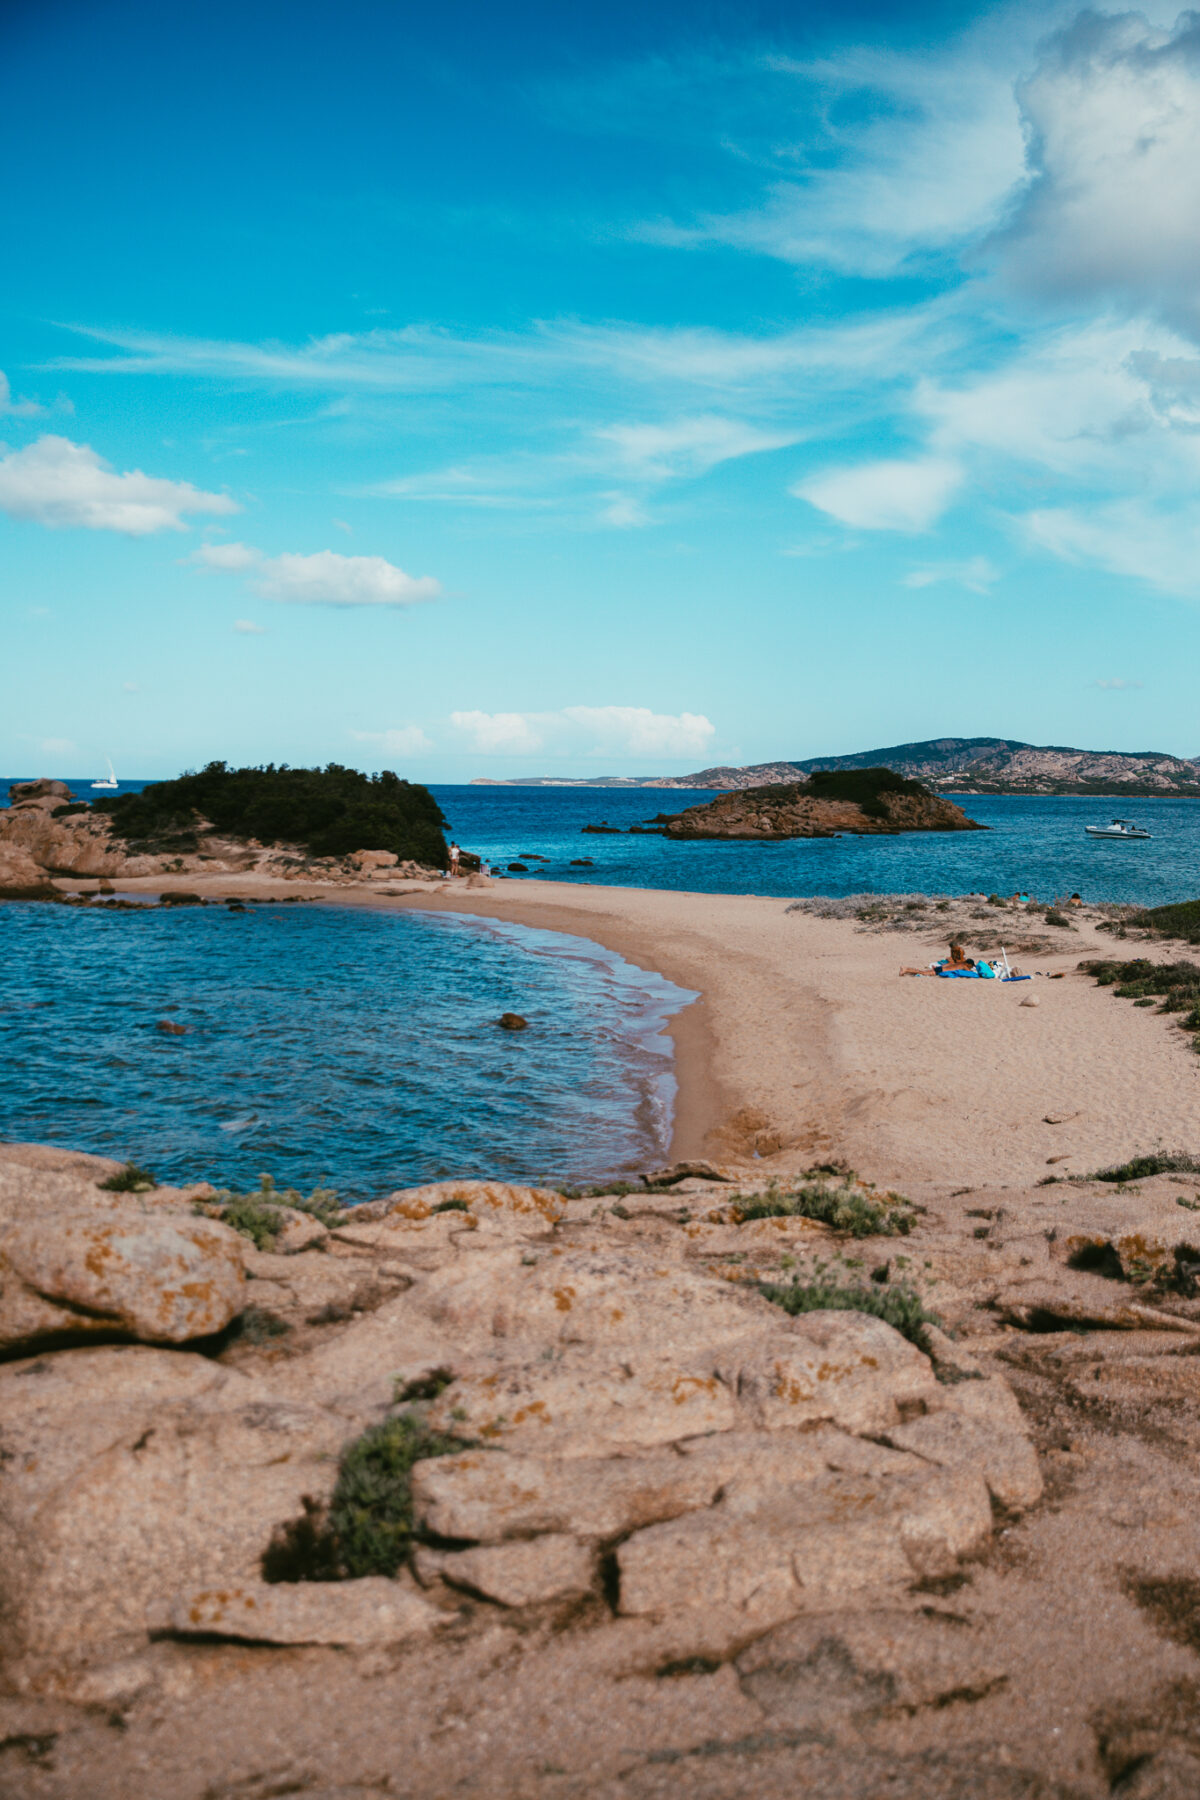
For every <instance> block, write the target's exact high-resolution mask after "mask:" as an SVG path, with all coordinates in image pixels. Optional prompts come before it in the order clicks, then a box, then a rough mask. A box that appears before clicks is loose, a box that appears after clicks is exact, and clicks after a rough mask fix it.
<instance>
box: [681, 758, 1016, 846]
mask: <svg viewBox="0 0 1200 1800" xmlns="http://www.w3.org/2000/svg"><path fill="white" fill-rule="evenodd" d="M655 822H656V823H657V824H660V825H661V826H662V829H663V836H664V837H669V838H750V839H768V840H770V839H780V838H797V837H834V836H836V835H837V834H838V833H839V832H854V833H856V834H858V835H860V836H878V835H880V834H883V835H890V834H894V833H896V832H898V831H983V830H985V829H986V827H985V826H982V825H979V824H977V823H976V821H975V820H974V819H969V818H968V817H967V815H966V814H965V813H964V812H963V811H962V809H961V807H958V806H955V805H954V803H953V802H952V801H950V800H943V799H941V798H940V797H939V796H938V795H937V794H934V793H932V792H931V791H930V790H929V789H928V788H926V787H923V786H922V785H921V783H920V782H919V781H906V780H904V779H903V778H902V777H901V776H899V775H894V774H893V773H892V772H891V770H890V769H859V770H855V771H853V773H851V774H845V775H842V774H830V773H826V772H822V771H818V772H817V773H816V774H814V775H812V776H810V777H809V779H808V780H807V781H785V782H775V783H772V784H770V785H769V786H767V787H751V788H742V789H740V790H737V791H735V792H733V793H726V794H719V795H718V796H717V798H716V799H715V800H709V801H707V802H705V804H704V805H702V806H689V807H687V808H685V810H684V811H683V812H681V813H672V814H659V816H658V819H657V820H656V821H655Z"/></svg>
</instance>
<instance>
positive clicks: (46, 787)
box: [8, 776, 75, 806]
mask: <svg viewBox="0 0 1200 1800" xmlns="http://www.w3.org/2000/svg"><path fill="white" fill-rule="evenodd" d="M8 798H9V801H10V803H11V804H12V805H13V806H28V805H29V804H30V802H31V801H35V800H52V801H53V802H54V804H55V806H66V805H68V804H69V803H70V802H71V801H72V800H73V799H74V798H75V796H74V794H73V793H72V792H71V790H70V788H69V787H68V786H67V784H66V782H65V781H51V780H48V779H47V778H46V777H44V776H43V777H42V779H41V780H40V781H14V782H13V784H12V786H11V787H10V788H9V790H8Z"/></svg>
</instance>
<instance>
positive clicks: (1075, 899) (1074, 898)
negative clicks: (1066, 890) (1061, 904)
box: [1067, 894, 1083, 906]
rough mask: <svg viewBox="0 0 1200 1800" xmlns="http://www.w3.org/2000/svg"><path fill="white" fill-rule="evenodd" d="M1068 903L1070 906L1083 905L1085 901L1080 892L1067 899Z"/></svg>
mask: <svg viewBox="0 0 1200 1800" xmlns="http://www.w3.org/2000/svg"><path fill="white" fill-rule="evenodd" d="M1067 905H1068V906H1082V905H1083V901H1082V900H1081V899H1080V897H1079V895H1078V894H1072V895H1071V898H1070V899H1069V900H1068V901H1067Z"/></svg>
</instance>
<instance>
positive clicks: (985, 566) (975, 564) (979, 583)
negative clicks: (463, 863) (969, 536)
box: [904, 556, 1000, 594]
mask: <svg viewBox="0 0 1200 1800" xmlns="http://www.w3.org/2000/svg"><path fill="white" fill-rule="evenodd" d="M999 579H1000V571H999V569H996V568H993V566H992V564H991V563H990V562H989V561H988V559H987V557H986V556H971V557H968V558H967V559H966V561H965V562H943V563H928V564H926V566H925V567H924V568H921V569H912V570H910V572H909V573H908V574H907V575H906V576H905V577H904V585H905V587H910V588H927V587H935V586H936V585H937V584H938V583H939V582H942V581H953V582H957V583H958V584H959V585H960V586H962V587H965V588H969V589H970V591H971V593H973V594H986V593H987V591H988V589H989V588H990V587H991V586H992V585H993V583H994V582H997V581H999Z"/></svg>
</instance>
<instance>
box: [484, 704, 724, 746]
mask: <svg viewBox="0 0 1200 1800" xmlns="http://www.w3.org/2000/svg"><path fill="white" fill-rule="evenodd" d="M450 723H451V725H452V726H453V727H454V729H455V730H456V731H458V732H461V733H462V734H463V735H464V736H465V737H466V738H467V739H468V741H469V742H470V745H471V748H472V749H474V750H476V751H478V752H479V753H480V754H482V755H485V756H528V755H531V754H533V753H534V752H537V751H548V752H550V753H552V754H555V755H559V756H562V755H575V756H580V755H582V756H609V757H628V756H660V757H683V756H687V757H701V756H703V755H705V754H706V752H707V750H708V747H709V745H710V743H711V741H712V739H713V737H714V736H715V734H716V727H715V726H714V725H713V724H712V722H711V720H709V719H706V718H705V717H704V715H703V714H702V713H689V712H685V713H656V712H653V711H652V710H651V709H650V708H649V707H646V706H564V707H561V708H560V709H559V710H558V711H556V712H529V713H519V712H510V713H486V712H456V713H452V714H451V715H450Z"/></svg>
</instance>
